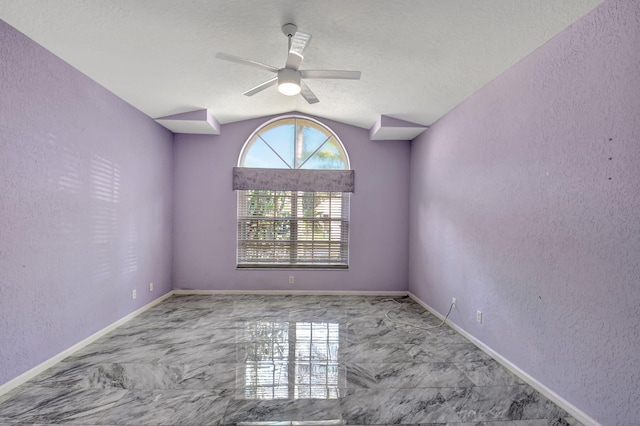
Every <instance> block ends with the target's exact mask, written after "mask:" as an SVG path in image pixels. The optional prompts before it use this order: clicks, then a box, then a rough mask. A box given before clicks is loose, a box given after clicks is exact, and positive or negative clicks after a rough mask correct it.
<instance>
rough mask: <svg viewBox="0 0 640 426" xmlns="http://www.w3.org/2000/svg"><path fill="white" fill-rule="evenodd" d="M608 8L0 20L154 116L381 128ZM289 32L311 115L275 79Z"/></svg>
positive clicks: (141, 11)
mask: <svg viewBox="0 0 640 426" xmlns="http://www.w3.org/2000/svg"><path fill="white" fill-rule="evenodd" d="M601 1H602V0H530V1H515V0H394V1H386V0H272V1H265V0H242V1H228V0H226V1H225V0H0V19H2V20H4V21H6V22H7V23H9V24H10V25H12V26H14V27H15V28H17V29H18V30H19V31H21V32H23V33H24V34H26V35H27V36H29V37H30V38H32V39H33V40H35V41H36V42H38V43H39V44H41V45H42V46H44V47H45V48H47V49H48V50H50V51H51V52H53V53H54V54H56V55H57V56H59V57H61V58H62V59H64V60H65V61H67V62H68V63H70V64H71V65H72V66H74V67H75V68H77V69H79V70H80V71H82V72H83V73H85V74H86V75H88V76H89V77H91V78H92V79H94V80H95V81H97V82H98V83H100V84H102V85H103V86H104V87H106V88H107V89H109V90H110V91H112V92H113V93H115V94H116V95H118V96H119V97H121V98H122V99H124V100H126V101H127V102H129V103H130V104H132V105H134V106H135V107H137V108H138V109H140V110H141V111H143V112H144V113H146V114H147V115H149V116H150V117H152V118H158V117H161V116H166V115H170V114H177V113H182V112H187V111H193V110H198V109H207V110H209V112H210V113H211V114H212V115H213V116H214V117H215V118H216V119H217V120H218V121H219V122H220V123H227V122H233V121H238V120H243V119H247V118H253V117H259V116H266V115H272V114H277V113H283V112H289V111H298V112H303V113H308V114H313V115H316V116H320V117H325V118H329V119H333V120H337V121H341V122H345V123H348V124H352V125H355V126H359V127H363V128H370V127H371V126H372V125H373V124H374V123H375V122H376V120H377V119H378V117H379V116H380V115H383V114H384V115H388V116H391V117H395V118H399V119H402V120H407V121H411V122H414V123H418V124H421V125H430V124H432V123H433V122H434V121H436V120H437V119H438V118H440V117H441V116H443V115H444V114H446V113H447V112H448V111H450V110H451V109H452V108H453V107H455V106H456V105H457V104H459V103H460V102H461V101H463V100H464V99H465V98H467V97H468V96H470V95H471V94H473V93H474V92H475V91H477V90H478V89H480V88H481V87H482V86H484V85H485V84H487V83H488V82H489V81H491V80H492V79H494V78H495V77H497V76H498V75H499V74H500V73H502V72H503V71H505V70H506V69H508V68H509V67H510V66H512V65H513V64H514V63H516V62H517V61H519V60H520V59H522V58H523V57H524V56H526V55H527V54H529V53H530V52H532V51H533V50H534V49H536V48H537V47H539V46H540V45H541V44H543V43H544V42H546V41H547V40H549V39H550V38H551V37H553V36H554V35H555V34H557V33H559V32H560V31H562V30H563V29H565V28H566V27H567V26H569V25H570V24H571V23H573V22H574V21H576V20H577V19H579V18H580V17H581V16H583V15H584V14H586V13H587V12H588V11H590V10H591V9H592V8H594V7H595V6H596V5H598V4H599V3H601ZM288 22H292V23H295V24H296V25H297V26H298V29H299V30H300V31H303V32H306V33H310V34H312V36H313V38H312V40H311V42H310V44H309V46H308V48H307V50H306V52H305V58H304V62H303V66H302V68H303V69H347V70H359V71H361V72H362V78H361V80H359V81H349V80H310V81H308V82H307V83H308V85H309V86H310V88H311V89H312V90H313V91H314V92H315V94H316V96H317V97H318V98H319V99H320V102H319V103H317V104H313V105H309V104H307V103H306V102H305V100H304V99H303V98H302V97H301V96H294V97H286V96H284V95H281V94H280V93H278V91H277V89H276V88H275V87H271V88H269V89H267V90H265V91H263V92H261V93H258V94H256V95H254V96H252V97H247V96H243V95H242V92H244V91H246V90H248V89H250V88H252V87H254V86H255V85H257V84H259V83H261V82H263V81H265V80H267V79H269V78H270V77H272V76H273V74H270V73H269V72H268V71H265V70H261V69H257V68H251V67H247V66H242V65H240V64H236V63H232V62H225V61H222V60H219V59H216V58H215V55H216V53H217V52H225V53H230V54H234V55H237V56H241V57H245V58H249V59H252V60H255V61H258V62H263V63H266V64H270V65H274V66H276V67H283V66H284V62H285V59H286V56H287V38H286V36H285V35H283V33H282V31H281V27H282V26H283V25H284V24H286V23H288Z"/></svg>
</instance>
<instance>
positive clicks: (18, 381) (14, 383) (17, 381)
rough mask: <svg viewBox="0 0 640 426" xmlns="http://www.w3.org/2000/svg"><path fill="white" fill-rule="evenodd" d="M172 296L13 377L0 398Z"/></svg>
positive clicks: (2, 388) (154, 302)
mask: <svg viewBox="0 0 640 426" xmlns="http://www.w3.org/2000/svg"><path fill="white" fill-rule="evenodd" d="M172 295H173V291H170V292H168V293H167V294H164V295H162V296H160V297H158V298H157V299H155V300H153V301H152V302H150V303H148V304H146V305H144V306H143V307H141V308H139V309H137V310H135V311H133V312H131V313H130V314H129V315H127V316H125V317H122V318H120V319H119V320H117V321H116V322H114V323H111V324H109V325H108V326H106V327H105V328H103V329H102V330H99V331H96V332H95V333H93V334H92V335H91V336H89V337H87V338H86V339H83V340H81V341H79V342H78V343H76V344H75V345H73V346H71V347H69V348H67V349H65V350H64V351H62V352H60V353H59V354H57V355H54V356H52V357H51V358H49V359H48V360H46V361H44V362H42V363H40V364H38V365H36V366H35V367H33V368H32V369H30V370H28V371H26V372H24V373H22V374H21V375H19V376H18V377H15V378H13V379H11V380H9V381H8V382H7V383H5V384H3V385H1V386H0V396H2V395H4V394H6V393H8V392H9V391H11V390H13V389H15V388H17V387H18V386H20V385H22V384H24V383H25V382H27V381H29V380H31V379H32V378H34V377H35V376H37V375H38V374H40V373H42V372H43V371H44V370H46V369H47V368H50V367H53V366H54V365H55V364H57V363H59V362H60V361H62V360H63V359H65V358H66V357H68V356H69V355H71V354H73V353H74V352H77V351H79V350H80V349H82V348H84V347H85V346H87V345H89V344H91V343H93V342H95V341H96V340H98V339H99V338H100V337H102V336H104V335H105V334H107V333H109V332H110V331H113V330H114V329H116V328H117V327H119V326H121V325H122V324H124V323H126V322H127V321H129V320H131V319H133V318H134V317H136V316H138V315H140V314H141V313H143V312H144V311H146V310H148V309H150V308H152V307H154V306H156V305H157V304H159V303H160V302H162V301H164V300H165V299H168V298H169V297H171V296H172Z"/></svg>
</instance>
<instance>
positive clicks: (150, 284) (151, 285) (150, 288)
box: [149, 283, 153, 291]
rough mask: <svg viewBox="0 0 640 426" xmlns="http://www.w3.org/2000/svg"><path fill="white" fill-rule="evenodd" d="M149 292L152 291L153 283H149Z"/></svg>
mask: <svg viewBox="0 0 640 426" xmlns="http://www.w3.org/2000/svg"><path fill="white" fill-rule="evenodd" d="M149 291H153V283H149Z"/></svg>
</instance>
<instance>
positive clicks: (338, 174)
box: [233, 167, 355, 192]
mask: <svg viewBox="0 0 640 426" xmlns="http://www.w3.org/2000/svg"><path fill="white" fill-rule="evenodd" d="M354 183H355V172H354V170H306V169H260V168H253V167H234V168H233V189H234V190H245V189H257V190H263V189H269V190H273V191H308V192H353V190H354Z"/></svg>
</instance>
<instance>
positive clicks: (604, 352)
mask: <svg viewBox="0 0 640 426" xmlns="http://www.w3.org/2000/svg"><path fill="white" fill-rule="evenodd" d="M411 184H412V186H411V202H410V218H411V219H410V235H411V241H410V253H411V257H410V291H411V292H413V293H414V294H416V295H417V296H418V297H420V298H421V299H422V300H424V301H425V302H427V303H428V304H429V305H431V306H433V307H434V308H436V309H437V310H438V311H440V312H446V311H447V309H448V306H449V303H450V300H451V297H453V296H455V297H457V299H458V301H457V302H458V308H457V310H456V311H455V312H454V313H453V315H452V317H451V319H452V320H453V322H455V323H456V324H458V325H459V326H460V327H462V328H463V329H465V330H466V331H467V332H469V333H470V334H472V335H473V336H475V337H476V338H478V339H479V340H480V341H482V342H484V343H485V344H486V345H487V346H489V347H491V348H493V349H494V350H495V351H497V352H498V353H499V354H501V355H502V356H504V357H505V358H506V359H508V360H510V361H511V362H512V363H514V364H515V365H516V366H518V367H519V368H521V369H522V370H524V371H525V372H527V373H528V374H530V375H532V376H533V377H534V378H536V379H537V380H539V381H540V382H542V383H543V384H544V385H546V386H547V387H549V388H550V389H552V390H553V391H555V392H557V393H558V394H560V395H561V396H562V397H563V398H565V399H566V400H567V401H569V402H570V403H571V404H573V405H574V406H576V407H578V408H579V409H580V410H582V411H583V412H585V413H586V414H588V415H589V416H591V417H592V418H594V419H596V420H597V421H599V422H601V423H602V424H607V425H613V424H616V425H631V424H638V421H639V419H640V417H639V414H638V406H637V404H638V400H639V399H640V392H639V389H638V383H640V368H639V367H638V366H639V365H640V338H639V336H640V321H639V318H640V286H639V280H640V266H639V265H640V2H637V1H636V0H610V1H606V2H605V3H603V4H602V5H601V6H600V7H598V8H597V9H595V10H594V11H592V12H591V13H590V14H588V15H587V16H586V17H584V18H583V19H581V20H579V21H578V22H577V23H575V24H574V25H572V26H570V27H569V28H568V29H567V30H566V31H564V32H563V33H561V34H559V35H558V36H556V37H555V38H554V39H552V40H551V41H550V42H548V43H547V44H545V45H544V46H542V47H541V48H539V49H538V50H537V51H535V52H534V53H533V54H531V55H530V56H528V57H527V58H525V59H524V60H522V61H521V62H520V63H518V64H516V65H515V66H514V67H513V68H511V69H510V70H508V71H507V72H505V73H504V74H502V75H501V76H499V77H498V78H497V79H496V80H494V81H493V82H492V83H490V84H489V85H487V86H486V87H484V88H483V89H481V90H480V91H479V92H477V93H476V94H475V95H473V96H471V97H470V98H469V99H467V100H466V101H465V102H463V103H462V104H461V105H459V106H458V107H457V108H455V109H454V110H453V111H451V112H450V113H449V114H447V115H446V116H445V117H444V118H442V119H441V120H440V121H438V122H437V123H436V124H435V125H434V126H433V127H432V128H431V129H430V130H428V131H427V132H426V133H425V134H424V135H422V136H420V137H419V138H418V139H417V140H415V141H414V143H413V144H412V152H411ZM476 310H481V311H482V312H483V315H484V317H483V318H484V321H483V323H482V324H477V323H476V319H475V316H476Z"/></svg>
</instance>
